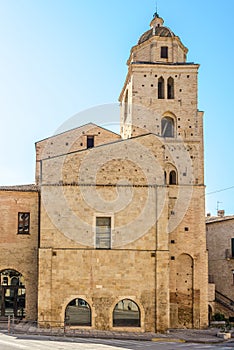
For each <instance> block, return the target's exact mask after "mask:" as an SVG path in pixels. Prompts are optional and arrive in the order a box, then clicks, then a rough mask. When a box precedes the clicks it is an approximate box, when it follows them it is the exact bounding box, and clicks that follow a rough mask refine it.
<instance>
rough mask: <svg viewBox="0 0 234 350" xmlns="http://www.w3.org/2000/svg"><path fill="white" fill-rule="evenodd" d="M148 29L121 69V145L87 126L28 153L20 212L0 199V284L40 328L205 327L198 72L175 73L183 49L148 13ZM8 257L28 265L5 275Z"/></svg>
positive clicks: (186, 66)
mask: <svg viewBox="0 0 234 350" xmlns="http://www.w3.org/2000/svg"><path fill="white" fill-rule="evenodd" d="M150 26H151V29H150V30H149V31H147V32H146V33H144V34H143V35H142V36H141V38H140V40H139V42H138V44H137V45H136V46H134V47H133V48H132V50H131V54H130V58H129V60H128V75H127V78H126V82H125V84H124V87H123V90H122V92H121V94H120V99H119V101H120V105H121V135H117V134H115V133H113V132H111V131H108V130H106V129H104V128H102V127H99V126H97V125H95V124H92V123H90V124H87V125H84V126H81V127H80V128H76V129H73V130H70V131H67V132H64V133H62V134H60V135H56V136H53V137H51V138H48V139H46V140H43V141H40V142H38V143H37V144H36V153H37V158H36V185H37V187H33V191H34V192H32V193H31V192H26V193H27V195H25V196H26V197H27V196H31V197H32V203H31V202H30V201H28V199H27V200H26V202H25V205H23V204H22V203H23V202H22V201H23V199H22V201H17V199H18V197H22V198H24V193H25V192H23V190H22V191H21V192H17V195H16V194H15V192H13V189H12V191H11V190H10V189H8V191H7V192H3V194H4V195H7V196H8V197H9V198H6V199H5V198H4V201H9V203H10V204H9V207H8V209H7V210H8V212H9V214H8V215H9V221H6V224H4V226H3V228H2V231H4V235H5V236H6V238H5V241H7V242H8V243H1V244H0V246H1V245H2V244H5V247H6V249H7V252H8V253H6V255H4V256H2V255H1V258H0V270H1V271H3V272H2V281H3V280H4V277H5V275H4V273H5V272H4V271H8V272H7V273H8V275H9V274H10V273H11V274H13V272H14V271H17V272H15V273H16V274H17V273H19V274H20V275H17V277H18V276H20V277H19V278H18V282H17V283H18V285H20V284H21V285H23V286H24V288H25V290H26V309H25V311H24V312H25V316H26V318H32V317H34V315H35V312H34V311H32V312H30V310H36V308H38V318H37V319H38V322H39V323H40V325H41V326H47V325H51V326H58V325H61V324H63V323H64V322H65V323H66V324H68V325H71V326H77V327H91V328H94V329H102V330H103V329H117V330H135V331H148V332H155V331H165V330H167V329H168V328H170V327H171V328H181V327H187V328H203V327H206V326H207V323H208V283H207V281H208V260H207V250H206V232H205V214H204V198H205V196H204V156H203V113H202V112H199V111H198V109H197V102H198V101H197V92H198V91H197V75H198V68H199V65H198V64H194V63H188V62H187V61H186V55H187V51H188V50H187V48H186V47H185V46H184V45H183V44H182V42H181V41H180V39H179V37H178V36H176V35H175V34H174V33H173V32H172V31H171V30H170V29H169V28H167V27H165V26H163V19H162V18H160V17H159V16H158V14H157V13H156V14H155V15H154V18H153V20H152V22H151V24H150ZM19 190H20V189H19ZM37 191H38V192H37ZM17 196H18V197H17ZM4 201H3V203H4ZM21 202H22V203H21ZM30 203H31V204H30ZM1 205H2V204H1ZM11 205H12V206H11ZM37 206H38V207H37ZM18 213H19V214H18ZM22 214H24V215H22ZM25 214H26V216H25ZM28 215H30V223H29V221H28ZM17 218H18V232H17V230H16V229H17V227H15V226H16V222H17ZM38 218H39V222H37V221H36V220H37V219H38ZM34 225H35V226H34ZM29 227H30V229H29ZM37 229H38V240H37ZM22 230H23V232H22ZM17 233H18V234H17ZM21 233H24V234H21ZM8 236H9V239H8ZM27 243H28V245H29V247H28V248H27ZM15 245H17V247H18V249H20V252H21V258H22V257H23V254H24V253H23V252H24V248H25V249H26V250H25V251H26V252H27V249H29V253H28V255H29V256H28V257H27V256H26V257H25V258H23V259H22V260H21V258H20V257H18V258H16V261H15V263H14V264H13V263H12V262H11V261H9V259H8V260H7V255H9V254H12V253H11V251H12V250H14V249H15ZM25 245H26V247H25ZM32 249H34V254H33V256H31V255H30V253H31V251H32ZM37 254H38V265H37V264H36V260H35V261H33V259H37ZM13 259H14V258H13ZM17 259H18V260H17ZM21 264H22V265H21ZM27 264H29V265H30V266H29V267H28V270H27V269H26V267H25V266H27ZM37 266H38V282H37V278H35V276H36V275H37ZM10 270H11V271H10ZM31 270H33V271H31ZM8 275H7V276H8ZM7 276H6V277H7ZM4 281H5V282H4V283H6V282H7V283H8V285H9V283H12V282H11V280H10V279H9V278H8V280H7V281H6V279H5V280H4ZM4 283H3V282H2V286H3V284H4ZM37 283H38V288H37ZM2 288H3V287H2ZM3 289H4V288H3ZM28 290H29V294H28ZM32 291H34V294H33V297H34V299H33V298H31V299H30V295H32V294H31V292H32ZM3 293H4V291H3ZM37 293H38V303H36V296H37ZM24 295H25V293H24ZM9 301H10V302H11V303H10V304H9ZM3 303H5V305H4V307H3V308H2V315H6V310H7V311H8V313H13V312H15V314H16V315H17V312H16V311H17V310H15V307H16V306H15V305H17V301H16V302H13V301H12V299H11V300H8V299H7V297H6V294H5V295H4V296H3V297H2V304H3ZM21 304H22V302H21ZM16 309H17V307H16Z"/></svg>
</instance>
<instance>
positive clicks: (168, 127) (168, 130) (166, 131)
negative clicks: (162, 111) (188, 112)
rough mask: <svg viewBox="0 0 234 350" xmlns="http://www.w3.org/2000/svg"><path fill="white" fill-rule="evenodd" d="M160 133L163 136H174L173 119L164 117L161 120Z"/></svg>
mask: <svg viewBox="0 0 234 350" xmlns="http://www.w3.org/2000/svg"><path fill="white" fill-rule="evenodd" d="M161 134H162V136H163V137H174V120H173V119H172V118H170V117H164V118H163V119H162V122H161Z"/></svg>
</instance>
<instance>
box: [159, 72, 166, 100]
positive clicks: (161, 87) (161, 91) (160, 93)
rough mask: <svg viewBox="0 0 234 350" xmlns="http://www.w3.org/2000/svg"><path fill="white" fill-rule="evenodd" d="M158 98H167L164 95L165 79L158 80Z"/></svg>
mask: <svg viewBox="0 0 234 350" xmlns="http://www.w3.org/2000/svg"><path fill="white" fill-rule="evenodd" d="M158 98H159V99H163V98H165V95H164V79H163V77H160V78H159V79H158Z"/></svg>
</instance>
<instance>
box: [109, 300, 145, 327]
mask: <svg viewBox="0 0 234 350" xmlns="http://www.w3.org/2000/svg"><path fill="white" fill-rule="evenodd" d="M140 326H141V318H140V309H139V307H138V305H137V304H136V303H135V302H134V301H132V300H130V299H123V300H121V301H119V302H118V303H117V304H116V305H115V308H114V312H113V327H140Z"/></svg>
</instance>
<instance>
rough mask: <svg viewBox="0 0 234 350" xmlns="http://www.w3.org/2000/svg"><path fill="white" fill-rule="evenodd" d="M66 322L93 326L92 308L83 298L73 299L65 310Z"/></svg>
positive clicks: (70, 324)
mask: <svg viewBox="0 0 234 350" xmlns="http://www.w3.org/2000/svg"><path fill="white" fill-rule="evenodd" d="M65 324H66V325H69V326H91V309H90V306H89V304H88V303H87V302H86V301H85V300H83V299H79V298H77V299H73V300H72V301H71V302H70V303H69V304H68V305H67V307H66V310H65Z"/></svg>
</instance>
